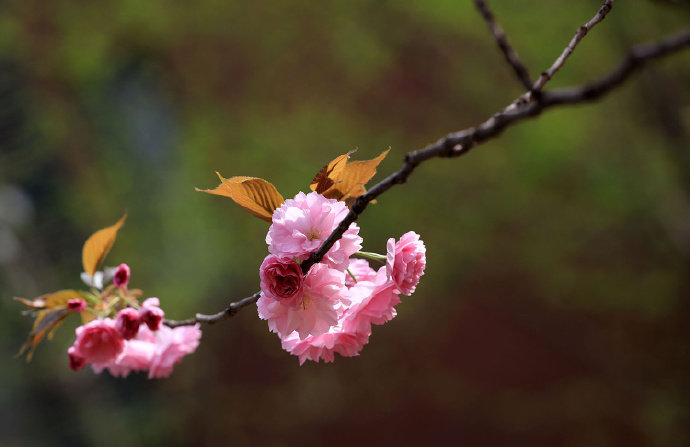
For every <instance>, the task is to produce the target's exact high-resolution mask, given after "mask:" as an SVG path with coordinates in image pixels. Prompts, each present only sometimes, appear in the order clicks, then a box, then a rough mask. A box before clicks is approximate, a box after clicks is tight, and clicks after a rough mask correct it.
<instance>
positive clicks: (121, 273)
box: [113, 264, 130, 288]
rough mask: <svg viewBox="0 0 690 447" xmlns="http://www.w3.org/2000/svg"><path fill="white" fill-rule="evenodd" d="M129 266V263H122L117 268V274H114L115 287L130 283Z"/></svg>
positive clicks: (125, 285)
mask: <svg viewBox="0 0 690 447" xmlns="http://www.w3.org/2000/svg"><path fill="white" fill-rule="evenodd" d="M129 274H130V270H129V266H128V265H127V264H120V265H118V266H117V269H115V275H114V276H113V284H115V287H120V288H124V287H127V284H129Z"/></svg>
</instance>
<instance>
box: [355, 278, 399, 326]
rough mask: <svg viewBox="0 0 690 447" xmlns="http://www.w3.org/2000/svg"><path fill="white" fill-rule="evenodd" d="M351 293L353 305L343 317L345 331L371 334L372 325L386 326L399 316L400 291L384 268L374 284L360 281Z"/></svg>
mask: <svg viewBox="0 0 690 447" xmlns="http://www.w3.org/2000/svg"><path fill="white" fill-rule="evenodd" d="M349 291H350V300H351V302H352V305H351V306H350V307H349V308H348V309H347V311H346V312H345V315H344V316H343V319H342V326H343V330H345V331H347V332H361V333H366V334H370V333H371V325H372V324H377V325H378V324H384V323H386V322H388V321H390V320H392V319H393V318H394V317H395V316H396V315H397V313H396V311H395V306H396V305H397V304H398V303H400V297H399V296H398V290H397V289H396V285H395V283H394V282H393V281H391V280H389V279H387V277H386V271H385V269H384V268H383V267H381V268H380V269H379V271H378V273H377V274H376V278H375V279H374V281H373V282H371V281H360V282H358V283H357V284H355V285H354V286H353V287H351V288H350V290H349Z"/></svg>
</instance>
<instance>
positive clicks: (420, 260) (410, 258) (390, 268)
mask: <svg viewBox="0 0 690 447" xmlns="http://www.w3.org/2000/svg"><path fill="white" fill-rule="evenodd" d="M387 249H388V252H387V254H386V272H387V274H388V277H389V278H392V279H393V281H394V282H395V285H396V286H397V287H398V290H400V293H402V294H403V295H407V296H409V295H411V294H412V292H414V289H415V287H417V283H419V278H420V277H421V276H422V275H423V274H424V267H425V266H426V255H425V253H426V247H424V242H422V241H421V240H420V239H419V235H418V234H417V233H415V232H414V231H408V232H407V233H405V234H403V235H402V237H401V238H400V241H398V243H396V242H395V239H393V238H390V239H388V244H387Z"/></svg>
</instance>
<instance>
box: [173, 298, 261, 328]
mask: <svg viewBox="0 0 690 447" xmlns="http://www.w3.org/2000/svg"><path fill="white" fill-rule="evenodd" d="M260 296H261V292H256V293H255V294H254V295H252V296H248V297H247V298H243V299H241V300H239V301H234V302H232V303H230V305H229V306H228V307H226V308H225V309H223V310H222V311H220V312H218V313H217V314H212V315H204V314H196V316H195V317H194V318H189V319H187V320H179V321H176V320H165V321H164V323H165V324H166V325H167V326H170V327H177V326H191V325H193V324H197V323H208V324H213V323H218V322H219V321H223V320H227V319H228V318H230V317H232V316H233V315H235V313H237V311H239V310H240V309H242V308H244V307H246V306H248V305H250V304H253V303H255V302H256V300H258V299H259V297H260Z"/></svg>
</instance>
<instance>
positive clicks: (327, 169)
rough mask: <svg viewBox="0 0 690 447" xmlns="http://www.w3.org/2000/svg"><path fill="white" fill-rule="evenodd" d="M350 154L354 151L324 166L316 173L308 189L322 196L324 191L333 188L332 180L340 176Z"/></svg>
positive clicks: (333, 181)
mask: <svg viewBox="0 0 690 447" xmlns="http://www.w3.org/2000/svg"><path fill="white" fill-rule="evenodd" d="M352 152H354V151H350V152H348V153H347V154H343V155H341V156H339V157H337V158H336V159H334V160H333V161H331V162H330V163H328V164H327V165H326V166H324V167H323V168H321V170H320V171H319V172H317V173H316V176H314V180H312V181H311V184H310V185H309V188H310V189H311V190H312V191H316V192H318V193H319V194H323V193H324V191H326V190H327V189H328V188H330V187H331V186H333V185H334V184H335V180H334V179H337V178H338V177H339V176H340V175H341V173H342V172H343V170H344V169H345V166H346V165H347V160H348V158H350V154H351V153H352Z"/></svg>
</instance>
